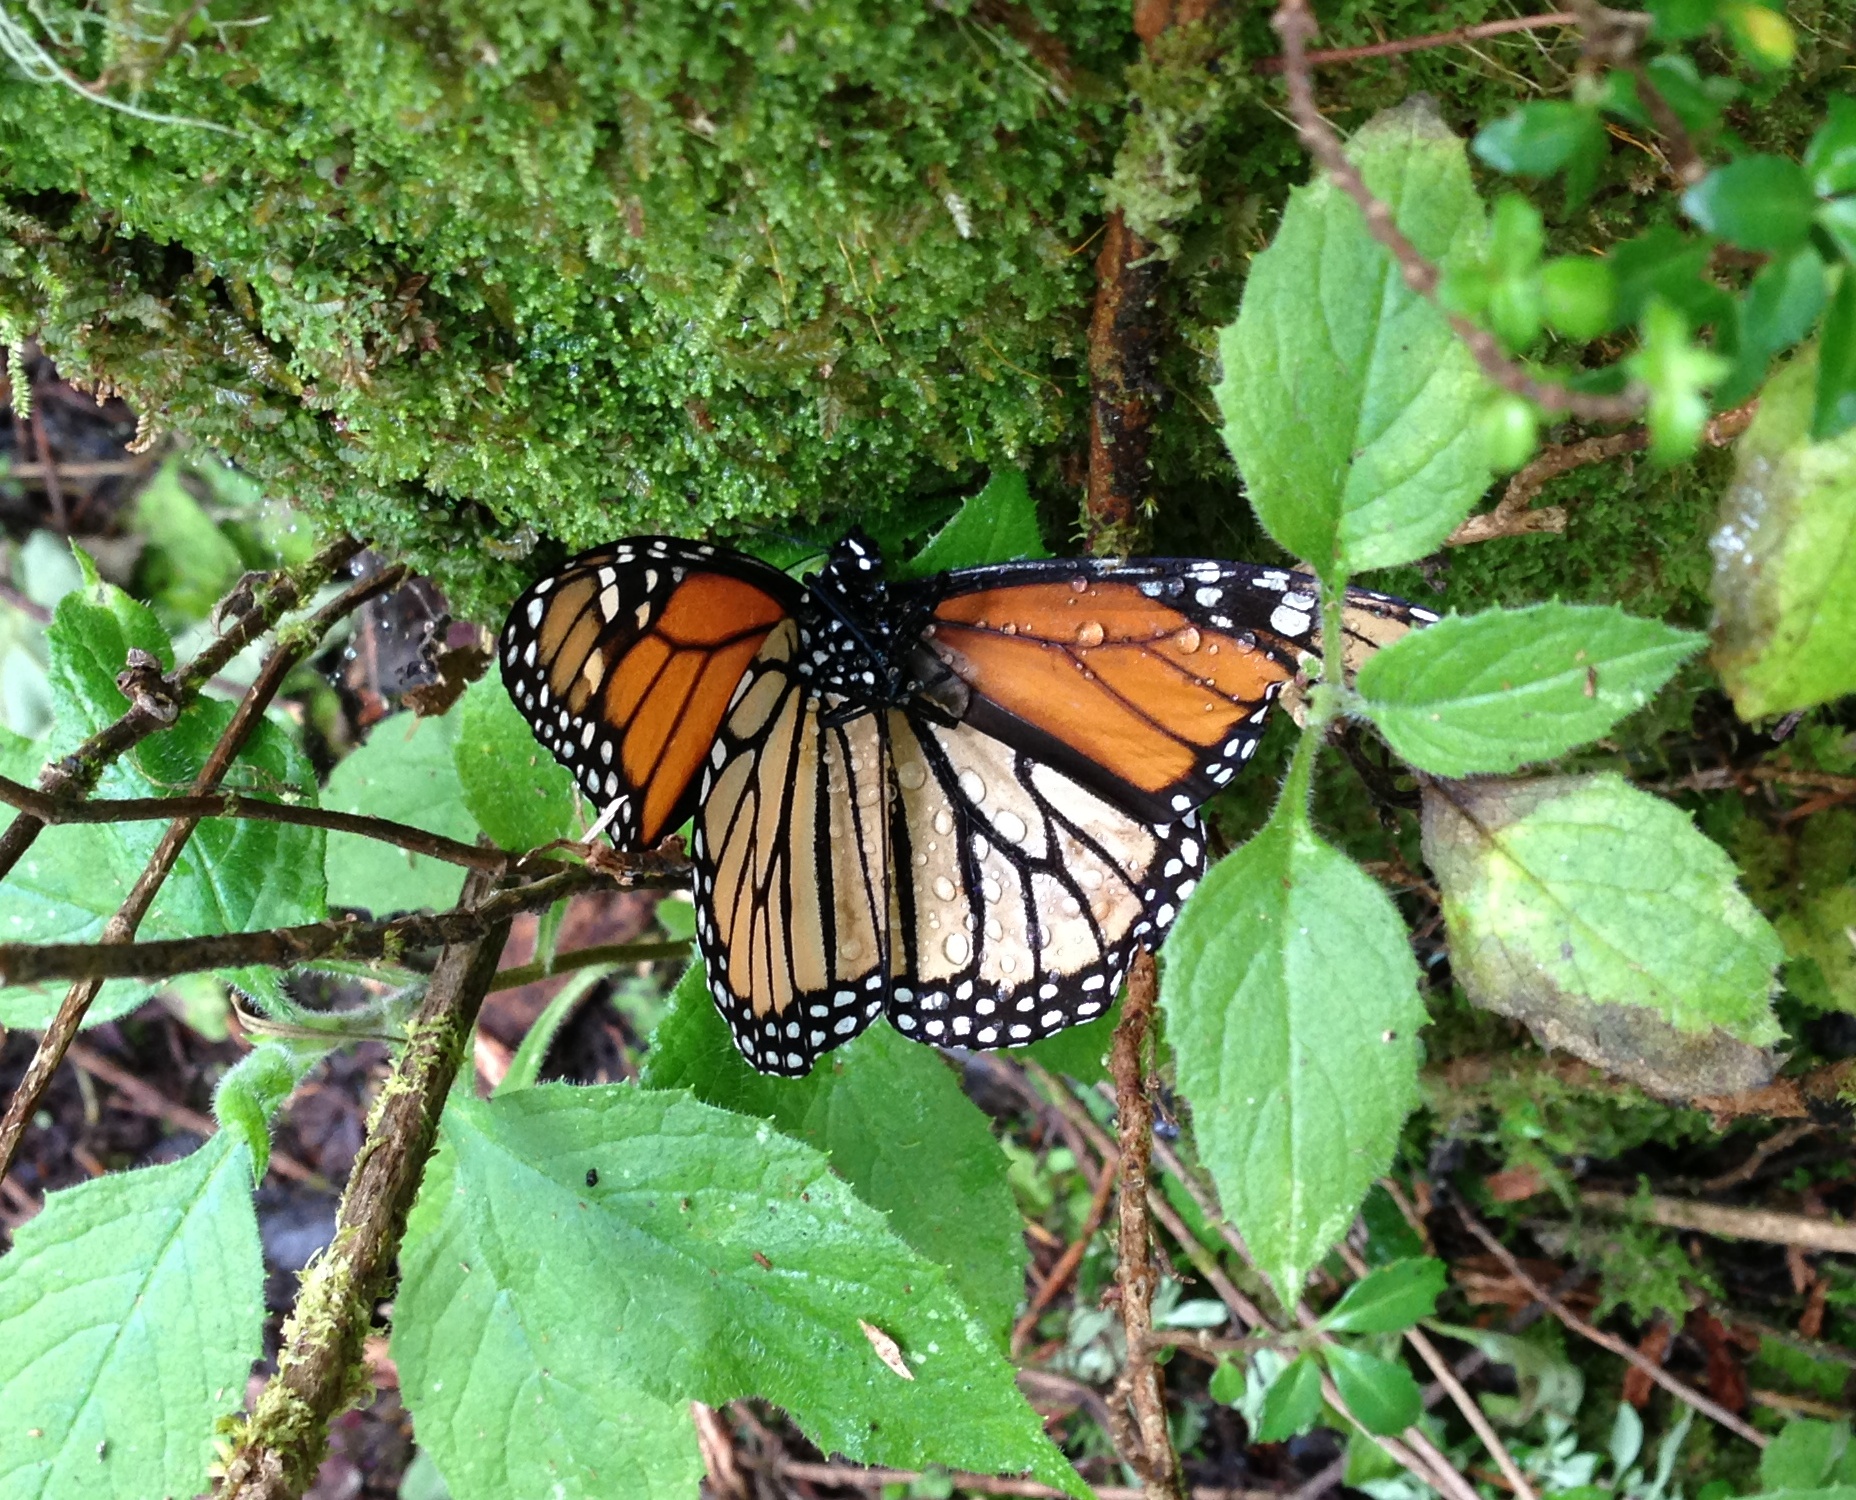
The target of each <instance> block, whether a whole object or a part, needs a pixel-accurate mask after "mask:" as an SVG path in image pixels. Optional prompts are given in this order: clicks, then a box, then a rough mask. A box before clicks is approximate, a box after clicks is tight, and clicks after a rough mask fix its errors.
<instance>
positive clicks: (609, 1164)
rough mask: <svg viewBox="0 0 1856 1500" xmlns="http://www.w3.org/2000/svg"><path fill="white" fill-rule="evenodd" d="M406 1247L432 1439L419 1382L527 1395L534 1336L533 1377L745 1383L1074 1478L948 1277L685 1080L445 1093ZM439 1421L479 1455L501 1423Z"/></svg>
mask: <svg viewBox="0 0 1856 1500" xmlns="http://www.w3.org/2000/svg"><path fill="white" fill-rule="evenodd" d="M544 1246H545V1253H538V1251H540V1250H541V1247H544ZM401 1265H402V1267H403V1268H404V1273H405V1274H404V1278H403V1281H402V1284H401V1290H400V1294H399V1298H398V1300H397V1303H396V1308H395V1318H394V1332H393V1351H394V1356H395V1358H396V1359H397V1360H398V1362H399V1368H400V1375H401V1389H402V1391H403V1393H404V1395H405V1397H406V1399H407V1401H408V1404H409V1405H410V1406H411V1407H412V1409H413V1415H414V1420H415V1422H416V1423H418V1424H419V1425H420V1432H421V1438H422V1440H425V1441H427V1442H428V1444H429V1442H430V1437H429V1436H428V1434H427V1432H426V1429H427V1428H428V1427H432V1426H436V1425H438V1424H439V1423H440V1422H442V1418H441V1417H438V1416H437V1414H436V1410H435V1409H432V1408H428V1407H427V1405H426V1402H427V1400H428V1399H429V1397H430V1396H431V1395H432V1394H434V1384H435V1383H438V1382H442V1384H443V1386H444V1387H445V1388H447V1389H449V1390H450V1391H451V1396H452V1398H453V1399H458V1400H460V1401H461V1400H463V1399H464V1397H463V1396H462V1395H461V1394H460V1393H458V1392H457V1391H456V1389H455V1387H456V1385H458V1384H464V1385H466V1386H468V1385H469V1384H470V1383H472V1382H474V1381H482V1382H484V1383H485V1385H486V1387H487V1390H488V1392H489V1394H486V1395H485V1396H484V1397H483V1400H484V1401H485V1402H488V1401H490V1400H492V1399H493V1396H494V1393H496V1392H501V1393H503V1399H504V1400H505V1401H506V1402H507V1401H508V1399H509V1396H510V1393H512V1392H514V1391H516V1390H518V1389H522V1390H528V1391H532V1392H534V1393H536V1394H538V1395H541V1396H542V1397H543V1398H544V1399H546V1398H547V1397H548V1395H549V1390H548V1389H547V1388H546V1387H541V1386H538V1385H537V1384H536V1382H535V1374H536V1366H535V1364H534V1362H533V1357H532V1354H533V1351H534V1350H535V1349H536V1348H537V1347H538V1346H539V1345H540V1344H541V1343H542V1341H543V1340H544V1339H545V1341H546V1352H545V1368H546V1370H547V1372H548V1379H549V1380H550V1381H557V1382H561V1383H562V1385H563V1386H564V1387H565V1388H567V1389H569V1390H574V1391H578V1390H587V1391H603V1390H605V1389H607V1388H608V1386H609V1385H610V1384H611V1383H613V1382H616V1383H617V1384H618V1385H620V1386H621V1387H628V1388H633V1389H636V1390H639V1391H642V1392H643V1393H644V1394H646V1395H647V1396H649V1397H650V1398H651V1399H652V1400H653V1401H656V1402H660V1403H665V1404H673V1403H679V1402H684V1401H688V1400H692V1399H694V1400H701V1401H706V1402H708V1403H710V1404H712V1405H717V1404H720V1403H722V1402H724V1401H728V1400H731V1399H733V1398H735V1397H739V1396H747V1395H758V1396H762V1397H764V1398H766V1399H768V1400H770V1401H774V1402H777V1403H779V1404H780V1405H781V1406H783V1407H784V1408H785V1409H786V1410H787V1411H788V1413H790V1414H791V1415H792V1416H793V1418H794V1420H795V1421H797V1422H798V1423H799V1425H800V1426H801V1428H803V1429H804V1430H805V1432H806V1433H807V1434H808V1436H810V1437H811V1438H812V1439H813V1441H815V1442H816V1443H817V1444H818V1445H819V1446H820V1447H821V1448H823V1449H824V1450H826V1451H827V1452H830V1451H834V1450H835V1451H837V1452H841V1453H843V1454H845V1455H846V1456H847V1457H850V1458H853V1459H857V1460H859V1461H867V1462H875V1463H895V1464H899V1465H906V1466H909V1467H920V1466H921V1465H922V1464H923V1463H927V1462H939V1463H944V1464H948V1465H957V1466H960V1467H965V1468H972V1469H977V1470H984V1471H991V1472H1005V1471H1013V1470H1026V1469H1029V1470H1031V1471H1032V1472H1033V1473H1035V1474H1036V1475H1037V1477H1039V1478H1041V1479H1044V1480H1045V1481H1046V1482H1047V1483H1051V1484H1055V1485H1058V1486H1060V1487H1063V1488H1065V1489H1066V1490H1067V1491H1069V1492H1070V1493H1074V1494H1083V1493H1086V1492H1085V1490H1084V1488H1083V1486H1082V1483H1081V1481H1080V1480H1079V1479H1078V1478H1077V1477H1076V1475H1075V1473H1074V1471H1073V1470H1071V1469H1070V1467H1069V1466H1068V1464H1067V1463H1065V1462H1064V1460H1063V1459H1062V1457H1061V1455H1059V1454H1058V1452H1057V1451H1056V1449H1055V1448H1054V1447H1052V1446H1051V1444H1050V1442H1049V1440H1048V1439H1047V1438H1045V1436H1044V1434H1043V1430H1042V1427H1041V1425H1040V1423H1039V1421H1038V1418H1037V1416H1036V1414H1035V1413H1033V1412H1032V1411H1031V1409H1030V1407H1029V1406H1027V1405H1026V1404H1025V1401H1024V1398H1023V1397H1022V1396H1020V1395H1019V1393H1018V1390H1017V1387H1016V1385H1015V1384H1014V1382H1013V1376H1012V1370H1011V1367H1010V1366H1009V1365H1008V1364H1007V1363H1006V1362H1005V1360H1004V1358H1003V1357H1002V1356H1001V1355H1000V1353H999V1352H998V1351H997V1349H996V1348H995V1346H994V1343H993V1341H992V1339H991V1338H990V1337H989V1336H988V1335H987V1334H986V1333H985V1332H984V1331H982V1330H981V1329H980V1328H979V1326H978V1325H977V1324H976V1323H975V1322H973V1320H972V1319H971V1318H970V1317H969V1315H968V1314H967V1312H966V1311H965V1309H964V1308H963V1307H962V1306H961V1304H960V1301H959V1299H958V1298H957V1297H956V1296H955V1295H954V1293H953V1291H952V1289H951V1287H950V1286H949V1284H948V1281H947V1278H946V1276H945V1273H943V1272H942V1271H941V1270H940V1268H939V1267H937V1266H935V1265H933V1264H932V1263H930V1262H929V1261H926V1260H924V1259H923V1258H921V1257H920V1256H919V1255H917V1254H916V1253H915V1252H914V1251H912V1250H910V1249H909V1248H908V1246H907V1245H905V1244H904V1243H903V1242H902V1241H901V1240H900V1239H899V1238H897V1237H896V1235H895V1234H894V1233H893V1232H892V1231H891V1230H890V1229H889V1227H888V1225H887V1224H886V1222H885V1221H884V1219H883V1217H882V1215H880V1214H879V1213H877V1212H876V1211H875V1210H874V1209H872V1208H869V1207H867V1206H866V1205H865V1204H863V1203H862V1202H860V1201H859V1200H858V1199H857V1197H856V1196H855V1195H854V1194H853V1193H852V1192H851V1190H850V1188H849V1187H847V1186H846V1185H845V1184H844V1183H843V1182H841V1181H840V1180H839V1179H837V1178H836V1177H834V1176H833V1175H832V1174H831V1173H830V1171H829V1170H827V1168H826V1164H825V1159H824V1157H823V1156H821V1155H820V1154H819V1153H818V1152H816V1151H814V1150H812V1149H811V1148H810V1147H808V1146H804V1145H801V1144H799V1143H798V1142H796V1141H792V1140H788V1139H787V1138H786V1137H784V1136H781V1135H779V1134H777V1133H776V1132H774V1131H773V1130H772V1129H771V1128H770V1127H769V1125H768V1124H767V1122H766V1121H764V1120H757V1119H751V1118H747V1117H744V1116H741V1115H736V1114H731V1113H728V1112H727V1111H724V1110H719V1109H715V1108H713V1107H711V1106H709V1105H706V1104H701V1103H699V1102H697V1101H696V1100H694V1099H692V1098H690V1097H689V1096H688V1095H687V1094H683V1093H680V1092H658V1091H641V1090H639V1089H636V1088H632V1087H628V1086H620V1085H615V1086H608V1087H595V1088H574V1087H568V1086H565V1085H560V1084H542V1085H540V1086H538V1087H536V1088H530V1089H521V1090H518V1091H517V1092H515V1093H513V1094H509V1095H506V1096H504V1097H501V1098H497V1099H492V1100H490V1101H487V1102H481V1101H478V1100H474V1099H470V1098H468V1097H464V1096H458V1097H454V1098H453V1100H452V1101H451V1104H450V1106H449V1107H448V1109H447V1110H446V1113H445V1119H444V1123H443V1126H442V1129H441V1134H440V1149H439V1152H438V1155H437V1156H436V1157H435V1158H434V1160H433V1163H432V1166H431V1168H430V1169H429V1170H428V1172H427V1176H426V1181H425V1185H424V1187H423V1188H422V1190H421V1192H420V1196H419V1201H418V1203H417V1204H416V1205H415V1207H414V1209H413V1212H412V1216H411V1218H410V1220H409V1222H408V1225H407V1234H406V1242H405V1247H404V1248H403V1250H402V1252H401ZM863 1323H869V1324H870V1325H871V1326H872V1327H875V1328H877V1329H879V1330H880V1331H881V1332H883V1333H884V1334H885V1335H887V1336H888V1337H889V1338H891V1339H893V1340H894V1341H895V1342H896V1344H897V1346H898V1347H899V1349H900V1351H901V1355H902V1357H903V1358H904V1359H905V1360H906V1361H907V1362H908V1365H909V1368H910V1369H911V1370H912V1371H913V1373H914V1376H915V1378H914V1380H912V1381H907V1382H905V1381H902V1380H899V1379H898V1378H897V1377H896V1376H895V1374H894V1373H893V1372H891V1371H890V1370H888V1369H886V1368H885V1367H884V1365H883V1362H882V1361H881V1359H880V1358H879V1357H878V1355H877V1352H876V1350H875V1349H874V1348H873V1347H872V1345H871V1342H870V1340H869V1338H868V1337H867V1336H866V1335H865V1333H864V1331H863V1329H862V1326H861V1325H862V1324H863ZM512 1330H513V1332H512ZM515 1332H519V1334H520V1337H519V1338H516V1337H515V1336H514V1334H515ZM493 1337H495V1338H496V1340H497V1342H496V1343H494V1344H492V1343H491V1339H492V1338H493ZM480 1351H482V1352H481V1353H480ZM440 1394H442V1392H440ZM472 1399H475V1398H474V1397H473V1398H472ZM531 1399H532V1398H531ZM531 1413H532V1408H531ZM546 1420H547V1422H548V1425H549V1426H550V1427H553V1426H555V1425H557V1424H558V1423H559V1422H560V1421H562V1420H564V1418H563V1417H562V1416H560V1415H559V1414H557V1412H556V1411H554V1410H550V1411H549V1412H548V1413H547V1414H546ZM505 1432H506V1430H505ZM452 1436H453V1438H454V1439H455V1440H456V1441H457V1442H459V1443H461V1444H468V1445H472V1446H473V1448H475V1447H476V1445H478V1444H479V1443H480V1442H481V1443H482V1452H481V1454H480V1460H479V1461H480V1462H482V1463H486V1464H487V1463H490V1462H492V1461H493V1460H494V1459H495V1456H496V1454H497V1453H498V1452H500V1451H502V1448H503V1443H504V1435H501V1434H498V1433H491V1434H486V1435H485V1437H484V1438H483V1439H481V1440H480V1439H479V1438H478V1437H477V1436H476V1435H475V1434H474V1433H473V1432H471V1431H468V1430H460V1429H453V1432H452ZM517 1436H518V1437H519V1435H517ZM441 1466H442V1460H441ZM582 1492H583V1493H600V1494H607V1493H611V1490H609V1489H604V1488H602V1489H600V1490H598V1491H582Z"/></svg>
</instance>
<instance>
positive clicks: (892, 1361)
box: [857, 1318, 915, 1380]
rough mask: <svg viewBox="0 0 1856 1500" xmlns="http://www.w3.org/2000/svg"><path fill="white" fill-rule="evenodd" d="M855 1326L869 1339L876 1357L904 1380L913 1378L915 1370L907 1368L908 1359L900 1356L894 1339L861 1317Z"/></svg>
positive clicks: (900, 1351) (900, 1352)
mask: <svg viewBox="0 0 1856 1500" xmlns="http://www.w3.org/2000/svg"><path fill="white" fill-rule="evenodd" d="M857 1326H858V1327H859V1328H861V1329H863V1331H864V1337H865V1338H867V1339H869V1340H870V1347H871V1348H872V1349H874V1350H876V1357H877V1358H878V1359H880V1360H882V1361H883V1363H884V1364H886V1365H888V1366H889V1368H890V1369H891V1371H893V1372H894V1373H895V1374H897V1375H900V1376H901V1377H902V1378H903V1379H904V1380H913V1379H914V1378H915V1372H914V1371H913V1370H911V1369H910V1368H909V1364H908V1361H907V1360H905V1359H904V1358H903V1357H902V1350H901V1349H900V1348H899V1347H898V1346H897V1344H896V1341H895V1340H894V1339H892V1338H891V1337H890V1336H889V1335H888V1334H886V1333H885V1332H883V1330H882V1329H880V1328H878V1327H877V1326H876V1325H875V1324H873V1323H866V1322H865V1321H864V1320H863V1319H862V1318H859V1319H858V1320H857Z"/></svg>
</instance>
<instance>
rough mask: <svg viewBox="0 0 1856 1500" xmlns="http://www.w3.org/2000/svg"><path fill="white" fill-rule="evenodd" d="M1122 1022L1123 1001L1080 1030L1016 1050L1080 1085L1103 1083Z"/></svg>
mask: <svg viewBox="0 0 1856 1500" xmlns="http://www.w3.org/2000/svg"><path fill="white" fill-rule="evenodd" d="M1120 1021H1121V1001H1120V999H1119V998H1117V999H1116V1001H1115V1003H1114V1004H1113V1005H1111V1006H1110V1007H1109V1008H1108V1011H1107V1013H1106V1014H1104V1015H1100V1016H1097V1017H1096V1018H1095V1020H1093V1021H1085V1022H1084V1023H1083V1024H1082V1025H1081V1026H1066V1027H1065V1028H1064V1029H1063V1030H1062V1031H1059V1032H1058V1033H1057V1034H1056V1035H1055V1036H1047V1037H1045V1038H1044V1040H1043V1041H1041V1042H1033V1043H1032V1044H1031V1045H1030V1046H1029V1047H1023V1048H1019V1049H1017V1055H1018V1056H1019V1057H1022V1058H1025V1059H1028V1060H1029V1061H1032V1062H1036V1063H1039V1064H1041V1065H1042V1066H1044V1067H1046V1068H1048V1069H1049V1070H1050V1071H1051V1072H1053V1073H1056V1074H1058V1075H1060V1076H1062V1077H1065V1078H1074V1079H1075V1080H1076V1081H1077V1082H1078V1083H1101V1082H1103V1081H1104V1080H1105V1079H1107V1077H1108V1050H1109V1048H1110V1046H1112V1045H1113V1044H1114V1041H1115V1027H1116V1026H1117V1025H1118V1024H1119V1023H1120Z"/></svg>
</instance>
